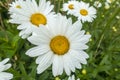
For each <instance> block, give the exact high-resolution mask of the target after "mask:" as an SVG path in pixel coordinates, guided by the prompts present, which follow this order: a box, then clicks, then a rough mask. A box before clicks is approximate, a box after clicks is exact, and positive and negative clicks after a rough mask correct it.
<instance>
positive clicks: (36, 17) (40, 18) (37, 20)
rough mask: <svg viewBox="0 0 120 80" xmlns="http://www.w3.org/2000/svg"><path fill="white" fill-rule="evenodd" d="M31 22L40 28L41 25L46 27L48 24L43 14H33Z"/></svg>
mask: <svg viewBox="0 0 120 80" xmlns="http://www.w3.org/2000/svg"><path fill="white" fill-rule="evenodd" d="M30 21H31V23H32V24H34V25H36V26H39V25H40V24H43V25H45V24H46V23H47V19H46V17H45V16H44V15H43V14H41V13H35V14H32V16H31V18H30Z"/></svg>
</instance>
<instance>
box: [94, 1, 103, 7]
mask: <svg viewBox="0 0 120 80" xmlns="http://www.w3.org/2000/svg"><path fill="white" fill-rule="evenodd" d="M94 6H95V7H97V8H99V7H101V6H102V4H101V3H100V2H99V1H95V2H94Z"/></svg>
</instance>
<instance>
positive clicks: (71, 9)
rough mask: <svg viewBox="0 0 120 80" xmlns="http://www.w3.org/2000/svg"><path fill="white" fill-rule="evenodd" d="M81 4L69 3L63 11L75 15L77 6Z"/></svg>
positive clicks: (74, 0) (73, 1)
mask: <svg viewBox="0 0 120 80" xmlns="http://www.w3.org/2000/svg"><path fill="white" fill-rule="evenodd" d="M78 3H79V2H78V1H76V0H72V1H68V3H64V4H63V11H67V14H71V15H73V14H74V9H75V7H74V6H75V5H77V4H78Z"/></svg>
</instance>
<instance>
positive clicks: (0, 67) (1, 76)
mask: <svg viewBox="0 0 120 80" xmlns="http://www.w3.org/2000/svg"><path fill="white" fill-rule="evenodd" d="M8 61H9V58H6V59H4V60H3V61H1V62H0V80H10V79H12V78H13V74H11V73H7V72H4V71H5V70H7V69H9V68H10V67H11V64H6V63H7V62H8Z"/></svg>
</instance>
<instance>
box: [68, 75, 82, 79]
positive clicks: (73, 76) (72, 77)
mask: <svg viewBox="0 0 120 80" xmlns="http://www.w3.org/2000/svg"><path fill="white" fill-rule="evenodd" d="M68 80H76V79H75V75H72V76H69V78H68ZM77 80H80V78H78V79H77Z"/></svg>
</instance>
